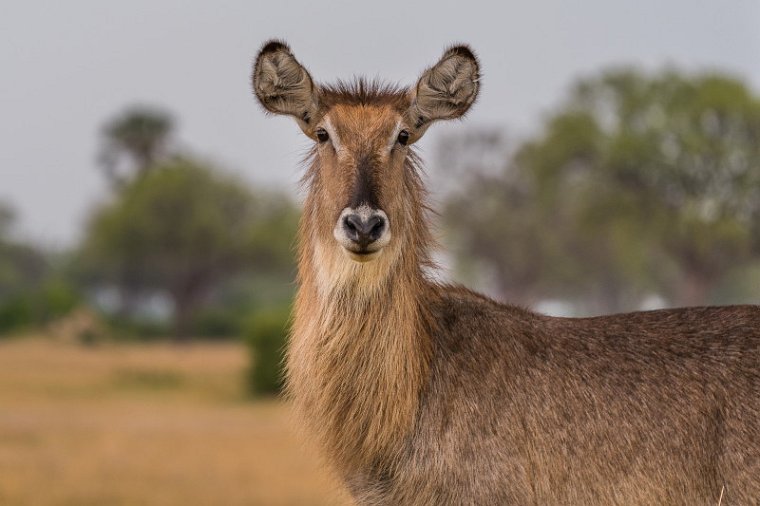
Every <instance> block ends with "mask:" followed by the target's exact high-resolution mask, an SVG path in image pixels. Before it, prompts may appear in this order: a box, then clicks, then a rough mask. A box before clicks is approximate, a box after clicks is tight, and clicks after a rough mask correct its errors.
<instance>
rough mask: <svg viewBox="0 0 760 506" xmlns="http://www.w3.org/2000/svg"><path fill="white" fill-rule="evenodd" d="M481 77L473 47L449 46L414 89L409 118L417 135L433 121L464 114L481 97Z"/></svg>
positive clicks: (421, 77)
mask: <svg viewBox="0 0 760 506" xmlns="http://www.w3.org/2000/svg"><path fill="white" fill-rule="evenodd" d="M479 80H480V65H479V63H478V59H477V57H476V56H475V53H474V52H473V51H472V49H470V48H469V47H468V46H466V45H457V46H453V47H450V48H449V49H447V50H446V51H445V52H444V53H443V56H442V57H441V59H440V60H439V61H438V63H436V64H435V65H433V66H432V67H430V68H429V69H427V70H426V71H425V72H423V73H422V75H421V76H420V78H419V80H418V81H417V85H416V86H415V87H414V88H413V89H412V90H411V92H412V106H411V107H410V108H409V111H408V113H407V121H408V122H409V124H410V125H414V127H415V129H417V132H416V137H417V138H418V137H419V136H421V135H422V133H423V132H424V131H425V129H427V127H428V126H430V124H431V123H432V122H434V121H437V120H448V119H454V118H459V117H461V116H463V115H464V114H465V113H466V112H467V111H468V110H469V108H470V106H472V104H473V103H474V102H475V99H476V98H477V96H478V91H479V88H480V84H479Z"/></svg>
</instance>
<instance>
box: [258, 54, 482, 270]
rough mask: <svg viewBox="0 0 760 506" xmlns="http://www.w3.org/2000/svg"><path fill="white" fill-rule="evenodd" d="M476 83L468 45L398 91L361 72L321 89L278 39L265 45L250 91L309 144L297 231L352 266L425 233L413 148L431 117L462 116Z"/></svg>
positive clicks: (388, 254)
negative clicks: (348, 80)
mask: <svg viewBox="0 0 760 506" xmlns="http://www.w3.org/2000/svg"><path fill="white" fill-rule="evenodd" d="M478 87H479V84H478V62H477V59H476V58H475V55H474V54H473V53H472V51H471V50H470V49H469V48H468V47H466V46H454V47H451V48H450V49H448V50H447V51H446V52H445V53H444V54H443V56H442V57H441V59H440V60H439V61H438V62H437V63H436V64H435V65H433V66H432V67H430V68H428V69H427V70H425V71H424V72H423V73H422V75H421V76H420V78H419V79H418V81H417V83H416V85H415V86H413V87H410V88H399V87H392V86H383V85H379V84H377V83H367V82H366V81H364V80H362V79H359V80H356V81H355V82H353V83H343V82H339V83H338V84H337V85H335V86H320V85H317V84H316V83H315V82H314V80H313V79H312V77H311V75H310V74H309V72H308V71H307V70H306V69H305V68H304V67H303V66H302V65H301V64H300V63H299V62H298V61H297V60H296V58H295V57H294V56H293V53H292V52H291V50H290V48H289V47H288V46H287V45H286V44H284V43H283V42H279V41H271V42H268V43H267V44H265V45H264V47H263V48H262V49H261V51H260V52H259V54H258V56H257V58H256V62H255V65H254V69H253V89H254V92H255V94H256V97H257V98H258V100H259V102H260V103H261V105H262V106H263V107H264V108H265V109H266V110H267V111H269V112H271V113H274V114H282V115H287V116H292V117H293V118H294V119H295V120H296V122H297V123H298V125H299V126H300V127H301V130H303V132H304V133H305V134H306V135H307V136H308V137H309V138H310V139H312V140H313V141H314V146H313V149H312V151H311V156H312V162H311V164H310V168H309V172H308V173H307V176H306V178H305V181H306V182H307V184H308V188H309V192H308V195H307V199H306V203H305V209H304V219H303V221H302V231H301V233H302V238H303V235H304V234H306V235H310V237H311V239H310V240H312V241H314V242H315V243H316V244H315V245H314V246H315V248H318V249H320V251H322V252H323V256H324V255H328V253H327V252H333V253H335V254H336V255H339V256H341V258H343V261H344V262H349V263H355V264H357V265H366V264H367V263H370V262H371V263H375V262H376V261H377V259H380V258H385V260H384V263H386V264H387V265H392V264H393V262H394V260H395V259H396V258H398V257H399V256H400V253H401V252H402V251H403V250H404V248H411V247H414V245H415V244H416V243H419V241H420V240H421V238H420V237H416V235H419V234H423V235H424V234H426V233H427V232H421V227H423V224H421V223H420V221H422V219H423V218H422V215H423V213H422V210H423V198H422V191H423V190H422V185H421V183H420V181H419V175H418V173H417V165H416V163H415V160H416V157H415V155H414V152H413V148H412V146H413V145H414V143H415V142H417V141H418V140H419V139H420V138H421V137H422V135H423V134H424V133H425V131H426V130H427V128H428V127H429V126H430V125H431V124H432V123H433V122H435V121H438V120H448V119H454V118H459V117H461V116H462V115H464V114H465V113H466V112H467V110H468V109H469V108H470V106H471V105H472V104H473V102H474V101H475V99H476V97H477V94H478ZM322 261H323V262H324V261H325V259H324V258H322Z"/></svg>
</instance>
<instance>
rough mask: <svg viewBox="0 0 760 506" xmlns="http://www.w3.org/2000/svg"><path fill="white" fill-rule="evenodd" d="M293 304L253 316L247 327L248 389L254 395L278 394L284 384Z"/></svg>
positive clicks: (263, 311)
mask: <svg viewBox="0 0 760 506" xmlns="http://www.w3.org/2000/svg"><path fill="white" fill-rule="evenodd" d="M289 318H290V307H289V306H281V307H274V308H272V309H269V310H262V311H259V312H257V313H256V314H254V315H253V317H252V318H251V319H250V321H249V323H248V326H247V330H246V344H247V345H248V349H249V352H250V355H251V361H250V362H251V366H250V368H249V371H248V379H247V383H248V389H249V391H250V392H251V393H252V394H254V395H273V394H276V393H279V392H280V391H281V389H282V385H283V379H284V378H283V360H284V355H283V354H284V350H285V344H286V336H287V326H288V322H289Z"/></svg>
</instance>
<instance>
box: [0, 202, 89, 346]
mask: <svg viewBox="0 0 760 506" xmlns="http://www.w3.org/2000/svg"><path fill="white" fill-rule="evenodd" d="M13 221H14V212H13V210H12V209H11V207H10V206H8V205H7V204H3V203H0V333H3V332H6V331H10V330H16V329H18V328H19V327H24V326H33V325H38V326H39V325H42V324H45V323H48V322H49V321H51V320H53V319H55V318H58V317H60V316H63V315H65V314H66V313H68V312H69V311H71V310H72V309H73V308H74V307H75V306H76V305H77V304H78V303H79V294H78V292H77V290H76V288H75V287H74V286H73V285H72V284H71V283H70V282H69V280H68V279H67V278H66V277H65V276H64V275H63V274H64V273H63V272H62V270H61V269H60V266H59V265H58V262H56V261H55V258H54V256H53V255H51V254H49V253H48V254H46V253H44V252H43V251H41V250H40V249H39V248H37V247H35V246H33V245H31V244H27V243H25V242H22V241H19V240H17V239H14V238H13V237H12V234H11V232H12V225H13Z"/></svg>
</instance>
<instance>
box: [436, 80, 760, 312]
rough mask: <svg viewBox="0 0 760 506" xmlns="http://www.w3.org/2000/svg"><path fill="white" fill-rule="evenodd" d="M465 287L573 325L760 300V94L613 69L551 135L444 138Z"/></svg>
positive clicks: (556, 119)
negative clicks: (639, 312) (581, 317)
mask: <svg viewBox="0 0 760 506" xmlns="http://www.w3.org/2000/svg"><path fill="white" fill-rule="evenodd" d="M441 151H442V153H441V156H439V159H440V162H439V163H441V165H444V164H446V163H448V169H449V174H450V175H449V176H447V175H445V174H444V175H443V176H442V177H452V176H453V177H456V178H457V179H458V180H459V182H460V183H461V185H460V186H459V189H458V190H454V191H453V192H452V193H451V194H450V195H449V197H448V198H447V202H446V206H445V207H446V209H445V212H444V216H443V222H444V226H445V227H446V228H447V229H448V231H449V237H450V238H451V240H452V242H453V246H454V252H455V253H454V255H455V261H456V265H457V267H458V270H459V273H460V276H462V277H464V278H467V279H470V280H474V281H476V282H478V283H480V284H482V285H483V286H486V287H487V288H488V289H489V290H490V291H491V292H492V293H495V294H496V295H497V296H499V297H501V298H503V299H504V300H508V301H512V302H515V303H521V304H528V305H534V304H537V303H540V302H542V301H544V302H545V301H547V300H554V301H560V302H561V303H562V304H563V306H564V311H566V312H569V313H573V314H601V313H608V312H616V311H623V310H635V309H639V308H642V307H647V306H652V305H657V306H659V305H675V306H683V305H704V304H722V303H739V302H755V303H757V302H758V301H760V98H759V97H758V96H757V95H756V94H753V92H752V90H750V89H749V88H748V87H747V86H746V85H745V84H743V83H742V82H741V81H740V80H739V79H736V78H732V77H729V76H725V75H719V74H698V75H688V74H683V73H679V72H677V71H675V70H665V71H661V72H658V73H651V74H650V73H645V72H641V71H637V70H634V69H613V70H609V71H606V72H602V73H601V74H599V75H597V76H594V77H591V78H588V79H582V80H580V81H578V82H577V83H575V85H574V86H573V87H572V88H571V91H570V93H569V96H568V97H567V99H566V100H565V102H564V103H563V104H562V105H561V106H560V107H557V108H556V109H555V110H553V111H552V112H551V113H550V114H549V115H548V116H547V118H546V120H545V122H544V123H543V125H542V127H541V129H540V131H539V132H538V133H537V134H535V135H534V136H532V137H531V138H529V139H527V140H525V141H523V142H520V143H516V144H511V143H510V142H508V140H507V138H506V136H505V135H504V133H503V132H501V131H499V130H498V129H495V130H494V129H492V130H475V131H471V132H470V133H469V134H467V135H464V136H457V137H452V138H450V139H446V140H445V142H443V143H442V148H441Z"/></svg>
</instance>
